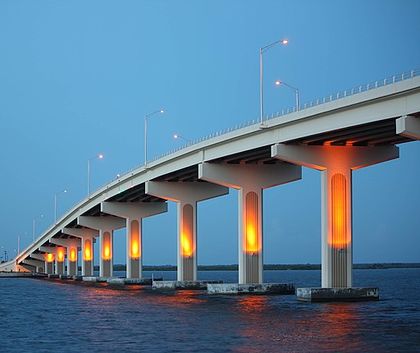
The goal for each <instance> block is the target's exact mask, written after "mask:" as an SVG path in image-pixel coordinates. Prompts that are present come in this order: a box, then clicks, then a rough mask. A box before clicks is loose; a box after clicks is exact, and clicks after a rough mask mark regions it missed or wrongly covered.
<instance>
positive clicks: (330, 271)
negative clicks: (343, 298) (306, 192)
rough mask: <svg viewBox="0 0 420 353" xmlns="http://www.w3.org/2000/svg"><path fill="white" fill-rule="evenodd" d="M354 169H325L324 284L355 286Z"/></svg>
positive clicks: (331, 166)
mask: <svg viewBox="0 0 420 353" xmlns="http://www.w3.org/2000/svg"><path fill="white" fill-rule="evenodd" d="M351 184H352V182H351V169H350V168H343V167H340V166H335V165H334V164H333V163H331V165H330V167H329V168H328V169H327V170H326V171H324V172H323V189H324V191H323V205H324V206H323V209H324V212H323V215H324V219H323V226H324V231H323V237H324V240H323V249H322V257H323V264H324V266H323V268H322V272H323V275H322V286H323V287H351V283H352V263H353V261H352V201H351V197H352V195H351Z"/></svg>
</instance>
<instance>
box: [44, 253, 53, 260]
mask: <svg viewBox="0 0 420 353" xmlns="http://www.w3.org/2000/svg"><path fill="white" fill-rule="evenodd" d="M45 261H47V262H53V261H54V255H53V254H51V253H48V254H47V255H46V256H45Z"/></svg>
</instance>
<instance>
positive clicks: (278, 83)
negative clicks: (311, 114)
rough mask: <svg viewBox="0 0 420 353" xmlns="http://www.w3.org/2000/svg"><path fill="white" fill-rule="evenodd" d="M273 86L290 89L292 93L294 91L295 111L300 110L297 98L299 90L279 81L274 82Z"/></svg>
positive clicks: (298, 98)
mask: <svg viewBox="0 0 420 353" xmlns="http://www.w3.org/2000/svg"><path fill="white" fill-rule="evenodd" d="M274 84H275V85H276V86H277V87H280V86H286V87H287V88H290V89H292V90H293V91H295V100H296V111H298V110H299V109H300V97H299V89H297V88H296V87H293V86H291V85H289V84H288V83H286V82H284V81H280V80H276V81H275V82H274Z"/></svg>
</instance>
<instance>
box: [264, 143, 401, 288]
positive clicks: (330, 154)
mask: <svg viewBox="0 0 420 353" xmlns="http://www.w3.org/2000/svg"><path fill="white" fill-rule="evenodd" d="M272 157H275V158H278V159H281V160H283V161H288V162H291V163H296V164H299V165H302V166H305V167H309V168H313V169H317V170H321V171H322V185H321V189H322V191H321V193H322V206H321V207H322V239H321V244H322V261H321V262H322V265H321V268H322V287H323V288H345V287H351V286H352V267H353V254H352V223H353V222H352V221H353V217H352V178H351V177H352V171H353V170H356V169H359V168H363V167H367V166H369V165H373V164H376V163H381V162H385V161H388V160H391V159H394V158H398V147H395V146H381V147H360V146H301V145H283V144H277V145H274V146H272Z"/></svg>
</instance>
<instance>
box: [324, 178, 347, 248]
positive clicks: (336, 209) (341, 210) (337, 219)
mask: <svg viewBox="0 0 420 353" xmlns="http://www.w3.org/2000/svg"><path fill="white" fill-rule="evenodd" d="M347 197H348V196H347V180H346V177H345V175H343V174H341V173H336V174H334V175H333V176H332V177H331V222H332V224H331V236H330V239H329V242H330V245H331V246H332V247H334V248H336V249H342V248H346V247H347V245H348V244H349V239H348V236H347V201H348V200H347Z"/></svg>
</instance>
